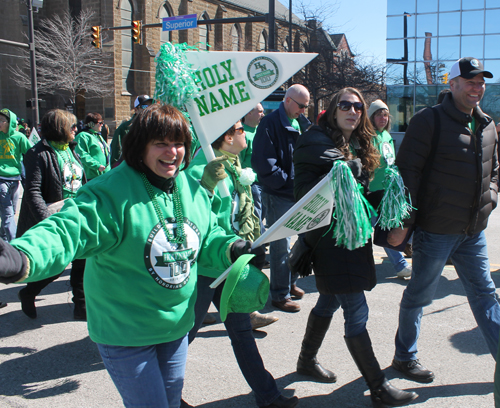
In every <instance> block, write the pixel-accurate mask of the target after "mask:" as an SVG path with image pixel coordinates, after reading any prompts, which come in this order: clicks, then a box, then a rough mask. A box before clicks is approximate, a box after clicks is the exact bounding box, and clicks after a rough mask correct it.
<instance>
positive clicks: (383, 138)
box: [370, 130, 396, 191]
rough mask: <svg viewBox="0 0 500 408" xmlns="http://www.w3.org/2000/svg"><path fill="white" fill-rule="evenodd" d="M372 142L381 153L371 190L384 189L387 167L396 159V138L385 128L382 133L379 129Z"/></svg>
mask: <svg viewBox="0 0 500 408" xmlns="http://www.w3.org/2000/svg"><path fill="white" fill-rule="evenodd" d="M372 143H373V145H374V146H375V148H376V149H377V150H378V151H379V153H380V166H379V167H377V168H376V169H375V174H374V175H373V180H372V181H371V182H370V191H377V190H384V178H385V169H386V167H387V165H388V164H394V161H395V160H396V152H395V149H394V140H392V137H391V135H390V134H389V132H388V131H387V130H384V131H383V132H382V133H380V132H379V131H377V136H375V137H374V138H372Z"/></svg>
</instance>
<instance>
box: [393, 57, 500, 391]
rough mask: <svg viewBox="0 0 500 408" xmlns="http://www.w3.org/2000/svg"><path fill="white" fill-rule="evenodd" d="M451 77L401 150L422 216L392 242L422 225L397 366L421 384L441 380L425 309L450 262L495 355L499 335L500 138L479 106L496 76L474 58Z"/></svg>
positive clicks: (396, 232)
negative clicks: (495, 269)
mask: <svg viewBox="0 0 500 408" xmlns="http://www.w3.org/2000/svg"><path fill="white" fill-rule="evenodd" d="M449 78H450V89H451V92H450V93H448V94H446V95H445V97H444V99H443V102H442V103H441V104H439V105H437V106H435V107H434V108H426V109H423V110H421V111H420V112H418V113H417V114H416V115H415V116H414V117H413V118H412V119H411V121H410V124H409V127H408V130H407V131H406V134H405V137H404V139H403V142H402V144H401V147H400V148H399V152H398V155H397V158H396V164H397V166H398V167H399V170H400V172H401V175H402V177H403V180H404V183H405V185H406V187H408V189H409V191H410V194H411V200H412V205H413V206H414V207H415V208H418V211H413V212H412V214H411V217H410V218H409V219H408V220H406V221H405V227H406V228H405V229H395V230H393V231H391V232H390V234H389V237H388V241H389V243H390V244H392V245H397V244H398V243H400V242H402V241H403V238H404V236H405V235H406V233H407V229H408V228H409V227H411V226H413V225H415V232H414V234H413V258H412V259H413V272H412V276H411V280H410V282H409V283H408V286H407V287H406V289H405V291H404V293H403V298H402V300H401V306H400V311H399V328H398V331H397V333H396V354H395V357H394V361H393V363H392V366H393V367H394V368H395V369H396V370H398V371H400V372H401V373H403V374H404V375H405V376H406V377H408V378H410V379H411V380H413V381H418V382H422V383H430V382H432V381H433V380H434V374H433V373H432V372H431V371H430V370H428V369H426V368H425V367H424V366H423V365H421V364H420V363H419V360H418V359H417V340H418V337H419V334H420V322H421V319H422V315H423V307H424V306H427V305H429V304H431V303H432V300H433V297H434V294H435V293H436V288H437V285H438V282H439V280H440V276H441V273H442V271H443V268H444V266H445V264H446V260H447V259H448V258H450V259H451V261H452V262H453V265H454V266H455V269H456V271H457V274H458V277H459V278H460V281H461V282H462V285H463V287H464V290H465V293H466V295H467V299H468V301H469V305H470V308H471V310H472V313H473V314H474V318H475V319H476V322H477V324H478V326H479V329H480V330H481V332H482V334H483V336H484V338H485V340H486V344H487V346H488V349H489V351H490V353H491V354H492V355H493V358H495V357H496V353H497V347H498V339H499V332H500V306H499V304H498V297H497V294H496V292H495V283H494V282H493V281H492V279H491V274H490V263H489V260H488V251H487V248H486V237H485V235H484V229H485V228H486V226H487V224H488V217H489V215H490V213H491V211H492V210H493V209H494V208H495V207H496V205H497V197H498V184H497V180H498V177H497V171H498V163H497V154H496V143H497V139H498V137H497V134H496V131H495V123H494V122H493V121H492V119H491V118H490V117H489V116H487V115H485V114H484V113H483V111H482V110H481V108H480V107H479V102H480V101H481V99H482V98H483V95H484V92H485V80H484V78H493V75H492V74H491V72H489V71H485V70H484V68H483V64H482V63H481V62H480V61H479V60H477V59H476V58H472V57H467V58H461V59H460V60H458V61H457V62H456V63H455V64H454V65H453V66H452V67H451V70H450V75H449ZM426 163H431V164H430V165H428V166H426ZM423 175H427V176H426V177H423ZM422 178H424V179H425V180H426V181H425V184H424V185H421V183H420V181H421V180H422ZM422 191H424V192H422Z"/></svg>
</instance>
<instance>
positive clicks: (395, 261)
mask: <svg viewBox="0 0 500 408" xmlns="http://www.w3.org/2000/svg"><path fill="white" fill-rule="evenodd" d="M384 250H385V253H386V254H387V257H388V258H389V261H391V264H392V266H394V269H395V270H396V272H401V271H402V270H403V269H404V268H407V267H408V262H407V261H406V259H405V257H404V255H403V254H402V253H401V252H399V251H395V250H394V249H391V248H384Z"/></svg>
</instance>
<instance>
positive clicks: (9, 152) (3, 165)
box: [0, 109, 33, 180]
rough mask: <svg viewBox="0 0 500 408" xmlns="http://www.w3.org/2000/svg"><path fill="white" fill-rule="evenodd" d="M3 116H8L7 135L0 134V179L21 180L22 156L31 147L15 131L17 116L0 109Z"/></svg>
mask: <svg viewBox="0 0 500 408" xmlns="http://www.w3.org/2000/svg"><path fill="white" fill-rule="evenodd" d="M2 112H3V116H9V129H8V131H7V133H4V132H0V178H3V179H7V180H21V162H22V161H23V155H24V154H25V153H26V152H27V151H28V150H29V149H31V148H32V147H33V143H31V142H30V141H29V140H28V138H27V137H26V136H24V135H23V134H22V133H20V132H18V131H17V130H16V127H17V116H16V114H15V113H14V112H11V111H10V110H8V109H2V110H1V111H0V113H2Z"/></svg>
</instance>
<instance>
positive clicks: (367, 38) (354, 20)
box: [279, 0, 387, 64]
mask: <svg viewBox="0 0 500 408" xmlns="http://www.w3.org/2000/svg"><path fill="white" fill-rule="evenodd" d="M279 1H280V2H281V3H282V4H283V5H285V6H286V7H287V8H288V7H289V1H288V0H279ZM299 2H302V3H304V4H306V5H310V6H309V7H310V8H311V9H312V10H318V9H320V7H321V6H322V5H328V4H333V3H336V8H337V10H336V11H335V12H334V13H333V14H332V15H331V16H330V17H329V18H328V19H327V20H325V21H324V23H323V24H324V25H328V26H329V27H332V29H330V30H328V32H329V33H330V34H339V33H344V34H345V35H346V38H347V42H348V43H349V46H350V47H351V50H352V51H353V52H354V53H355V54H357V55H361V56H363V57H364V60H365V61H370V60H371V59H372V58H375V59H376V60H377V62H378V63H380V64H385V54H386V49H385V47H386V31H387V26H386V24H387V23H386V15H387V1H386V0H356V1H352V0H293V3H292V12H293V13H294V14H297V15H298V16H299V17H302V16H301V15H300V14H299V13H298V10H299V8H298V4H299Z"/></svg>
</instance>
